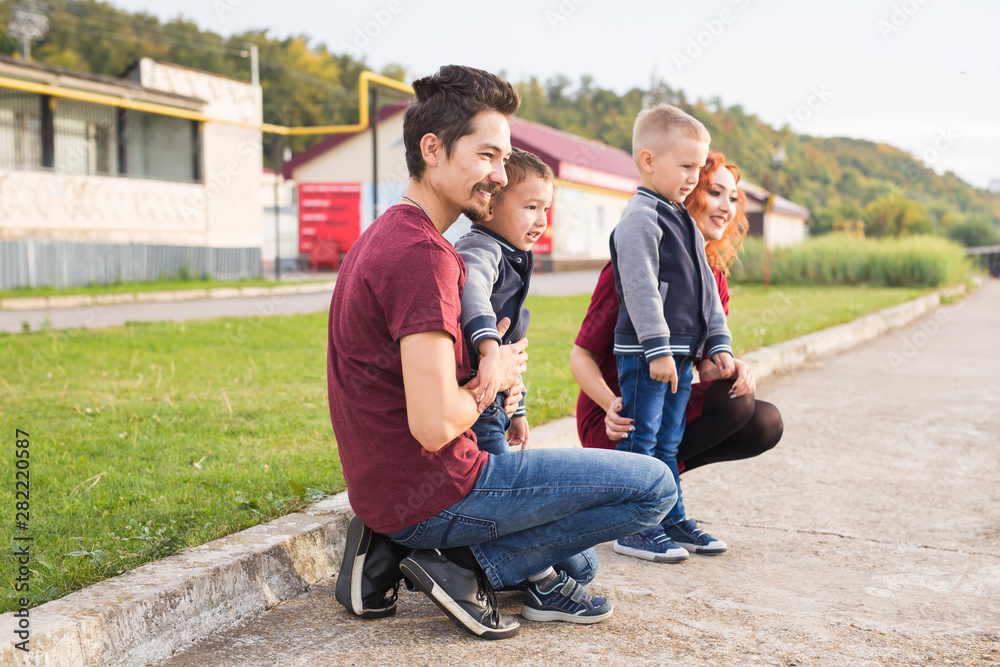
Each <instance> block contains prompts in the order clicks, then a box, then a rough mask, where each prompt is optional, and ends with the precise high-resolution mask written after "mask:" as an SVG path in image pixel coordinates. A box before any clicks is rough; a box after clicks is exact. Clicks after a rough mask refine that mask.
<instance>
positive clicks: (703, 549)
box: [663, 519, 729, 556]
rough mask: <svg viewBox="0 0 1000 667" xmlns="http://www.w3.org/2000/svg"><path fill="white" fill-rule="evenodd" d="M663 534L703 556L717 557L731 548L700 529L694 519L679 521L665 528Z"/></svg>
mask: <svg viewBox="0 0 1000 667" xmlns="http://www.w3.org/2000/svg"><path fill="white" fill-rule="evenodd" d="M663 532H664V534H666V536H667V537H669V538H670V539H671V540H673V541H674V542H676V543H677V544H678V545H679V546H681V547H684V548H685V549H687V550H688V551H690V552H691V553H695V554H701V555H702V556H716V555H718V554H721V553H722V552H724V551H725V550H726V549H728V548H729V547H728V546H727V545H726V543H725V542H723V541H722V540H717V539H715V538H714V537H712V536H711V535H709V534H708V533H706V532H705V531H703V530H701V529H700V528H698V524H697V523H695V521H694V519H683V520H681V521H678V522H677V523H675V524H674V525H672V526H669V527H665V528H664V529H663Z"/></svg>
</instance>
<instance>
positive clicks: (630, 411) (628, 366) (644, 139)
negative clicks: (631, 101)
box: [611, 104, 734, 562]
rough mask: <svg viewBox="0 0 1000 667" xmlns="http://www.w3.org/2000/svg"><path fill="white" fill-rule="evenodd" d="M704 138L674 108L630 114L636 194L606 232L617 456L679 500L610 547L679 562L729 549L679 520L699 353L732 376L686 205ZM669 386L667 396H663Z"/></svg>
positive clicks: (725, 332)
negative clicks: (615, 307) (648, 461)
mask: <svg viewBox="0 0 1000 667" xmlns="http://www.w3.org/2000/svg"><path fill="white" fill-rule="evenodd" d="M710 140H711V137H710V136H709V134H708V131H707V130H706V129H705V126H704V125H702V124H701V122H699V121H698V120H697V119H695V118H693V117H692V116H690V115H688V114H686V113H684V112H683V111H681V110H680V109H677V108H675V107H672V106H670V105H667V104H659V105H657V106H655V107H653V108H651V109H646V110H644V111H641V112H640V113H639V115H638V116H637V117H636V121H635V126H634V129H633V138H632V155H633V157H634V159H635V163H636V166H638V168H639V182H640V187H639V190H638V193H637V194H635V195H634V196H633V197H632V198H631V199H630V200H629V202H628V204H627V205H626V207H625V210H624V211H623V212H622V217H621V220H620V221H619V223H618V225H617V226H616V227H615V229H614V231H613V232H612V234H611V261H612V264H613V267H614V272H615V287H616V289H617V292H618V302H619V314H618V322H617V324H616V326H615V345H614V352H615V357H616V360H617V364H618V376H619V381H620V385H621V392H622V401H623V403H624V408H623V410H622V415H623V416H625V417H627V418H629V419H632V420H634V427H635V431H634V432H632V433H631V434H630V435H629V436H628V437H627V438H626V439H624V440H622V441H621V442H620V443H619V445H618V446H617V447H616V449H619V450H622V451H628V452H637V453H642V454H646V455H649V456H654V457H656V458H657V459H659V460H661V461H663V462H664V463H666V464H667V466H669V467H670V470H671V471H672V472H673V475H674V481H675V482H676V484H677V503H676V504H675V505H674V507H673V508H672V509H671V510H670V512H669V513H668V514H667V516H666V517H664V519H663V520H662V521H661V523H660V525H657V526H653V527H652V528H648V529H646V530H644V531H642V532H640V533H637V534H635V535H632V536H630V537H625V538H621V539H618V540H616V541H615V543H614V550H615V551H616V552H617V553H620V554H625V555H629V556H635V557H637V558H644V559H646V560H651V561H655V562H677V561H681V560H685V559H687V557H688V551H692V552H694V553H699V554H705V555H714V554H718V553H722V552H723V551H725V550H726V548H727V547H726V544H725V543H724V542H722V541H721V540H716V539H714V538H713V537H711V536H710V535H707V534H706V533H704V532H703V531H701V530H699V529H698V526H697V524H696V523H695V522H694V521H693V520H691V519H688V518H687V517H686V515H685V510H684V503H683V500H682V498H681V491H680V478H679V476H678V470H677V447H678V445H679V444H680V441H681V437H682V436H683V434H684V424H685V412H686V408H687V402H688V397H689V396H690V393H691V380H692V368H693V362H694V360H695V357H696V355H698V353H699V352H701V351H702V350H704V356H705V357H707V358H710V359H711V360H712V361H713V362H715V363H716V364H717V365H718V367H719V370H720V372H721V373H722V376H723V377H731V376H732V374H733V371H734V365H733V357H732V348H731V340H732V337H731V335H730V333H729V329H728V328H727V326H726V316H725V313H724V311H723V310H722V303H721V301H720V299H719V293H718V288H717V287H716V283H715V279H714V278H713V276H712V271H711V269H710V268H709V266H708V262H707V260H706V258H705V252H704V246H705V242H704V239H703V237H702V234H701V232H700V231H699V229H698V226H697V225H696V224H695V222H694V220H693V219H692V218H691V216H690V215H689V214H688V212H687V209H685V208H684V206H683V203H684V199H685V198H686V197H687V195H688V194H689V193H690V192H691V191H692V190H693V189H694V186H695V185H697V183H698V172H699V170H700V169H701V167H702V166H703V165H704V164H705V158H706V157H707V155H708V145H709V142H710ZM668 387H669V389H670V390H669V391H668Z"/></svg>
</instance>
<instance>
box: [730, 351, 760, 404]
mask: <svg viewBox="0 0 1000 667" xmlns="http://www.w3.org/2000/svg"><path fill="white" fill-rule="evenodd" d="M733 364H734V365H735V366H736V382H734V383H733V388H732V389H730V390H729V398H737V397H739V396H745V395H746V394H752V393H754V392H755V391H756V390H757V378H755V377H754V374H753V369H752V368H751V367H750V366H749V365H748V364H745V363H743V362H742V361H740V360H739V359H733Z"/></svg>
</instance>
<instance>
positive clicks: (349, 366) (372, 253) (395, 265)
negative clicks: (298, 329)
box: [327, 205, 489, 533]
mask: <svg viewBox="0 0 1000 667" xmlns="http://www.w3.org/2000/svg"><path fill="white" fill-rule="evenodd" d="M464 284H465V264H464V262H462V258H461V257H459V255H458V253H457V252H455V249H454V248H453V247H452V245H451V244H450V243H448V241H446V240H445V239H444V237H443V236H441V234H440V233H439V232H438V231H437V229H436V228H435V227H434V225H433V224H432V223H431V221H430V218H428V217H427V215H426V214H425V213H423V211H421V210H420V209H418V208H415V207H413V206H407V205H396V206H393V207H392V208H390V209H389V210H387V211H386V212H385V213H384V214H383V215H382V216H381V217H379V218H378V219H377V220H376V221H375V222H374V223H373V224H372V226H371V227H370V228H369V229H367V230H366V231H365V233H364V234H362V235H361V238H359V239H358V241H357V242H356V243H355V244H354V246H353V247H352V248H351V251H350V252H349V253H347V257H346V258H345V259H344V262H343V265H342V266H341V268H340V273H339V274H338V276H337V285H336V287H335V288H334V291H333V298H332V300H331V302H330V323H329V347H328V352H327V388H328V391H329V401H330V421H331V422H332V424H333V430H334V434H335V435H336V437H337V448H338V450H339V451H340V462H341V466H342V468H343V472H344V479H345V480H346V481H347V495H348V498H349V499H350V501H351V507H352V508H353V509H354V511H355V513H356V514H357V515H358V516H359V517H360V518H361V520H362V521H364V522H365V523H366V524H367V525H368V526H369V527H370V528H371V529H372V530H375V531H376V532H379V533H391V532H395V531H397V530H402V529H404V528H407V527H409V526H412V525H414V524H416V523H419V522H421V521H423V520H424V519H427V518H430V517H432V516H434V515H435V514H437V513H438V512H441V511H442V510H444V509H447V508H448V507H450V506H452V505H454V504H455V503H456V502H458V501H459V500H461V499H462V498H464V497H465V496H466V495H468V494H469V492H470V491H471V490H472V488H473V486H474V485H475V483H476V480H477V479H478V477H479V472H480V470H481V469H482V467H483V465H484V464H485V463H486V461H487V460H488V459H489V455H488V454H487V453H486V452H482V451H480V450H479V448H478V447H477V446H476V441H475V436H474V435H473V433H472V431H471V430H468V431H466V432H465V433H464V434H463V435H461V436H459V437H458V438H456V439H455V440H453V441H452V442H450V443H448V445H446V446H445V447H443V448H442V449H440V450H439V451H437V452H433V453H432V452H428V451H427V450H425V449H424V448H423V447H422V446H421V445H420V443H419V442H417V440H416V439H415V438H414V437H413V435H412V434H411V433H410V428H409V424H408V423H407V418H406V396H405V394H404V391H403V371H402V361H401V359H400V348H399V341H400V339H401V338H403V337H404V336H408V335H410V334H415V333H421V332H425V331H445V332H447V333H448V334H449V335H450V336H451V337H452V339H454V341H455V346H454V348H455V376H456V379H458V380H462V379H464V378H465V377H466V376H467V375H468V373H469V356H468V353H467V351H466V349H465V343H464V340H463V336H462V330H461V326H460V323H459V315H460V313H461V292H462V288H463V286H464Z"/></svg>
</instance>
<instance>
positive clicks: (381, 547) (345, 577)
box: [335, 517, 405, 618]
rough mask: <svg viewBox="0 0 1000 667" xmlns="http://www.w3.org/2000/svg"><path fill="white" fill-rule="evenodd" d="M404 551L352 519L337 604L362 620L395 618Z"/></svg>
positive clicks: (340, 576)
mask: <svg viewBox="0 0 1000 667" xmlns="http://www.w3.org/2000/svg"><path fill="white" fill-rule="evenodd" d="M404 550H405V548H404V547H400V546H399V545H397V544H395V543H394V542H392V540H390V539H389V538H388V537H386V536H385V535H382V534H380V533H376V532H375V531H373V530H372V529H371V528H369V527H368V526H366V525H365V524H364V522H362V521H361V519H359V518H358V517H353V518H352V519H351V522H350V524H348V526H347V543H346V546H345V547H344V560H343V562H342V563H341V565H340V574H338V575H337V589H336V593H335V595H336V597H337V601H338V602H339V603H340V604H342V605H344V607H346V608H347V611H349V612H351V613H352V614H354V615H355V616H360V617H361V618H385V617H386V616H392V615H393V614H395V613H396V595H397V594H398V593H399V580H400V579H402V578H403V573H402V572H400V571H399V560H400V558H401V557H402V555H403V553H401V551H404Z"/></svg>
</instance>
